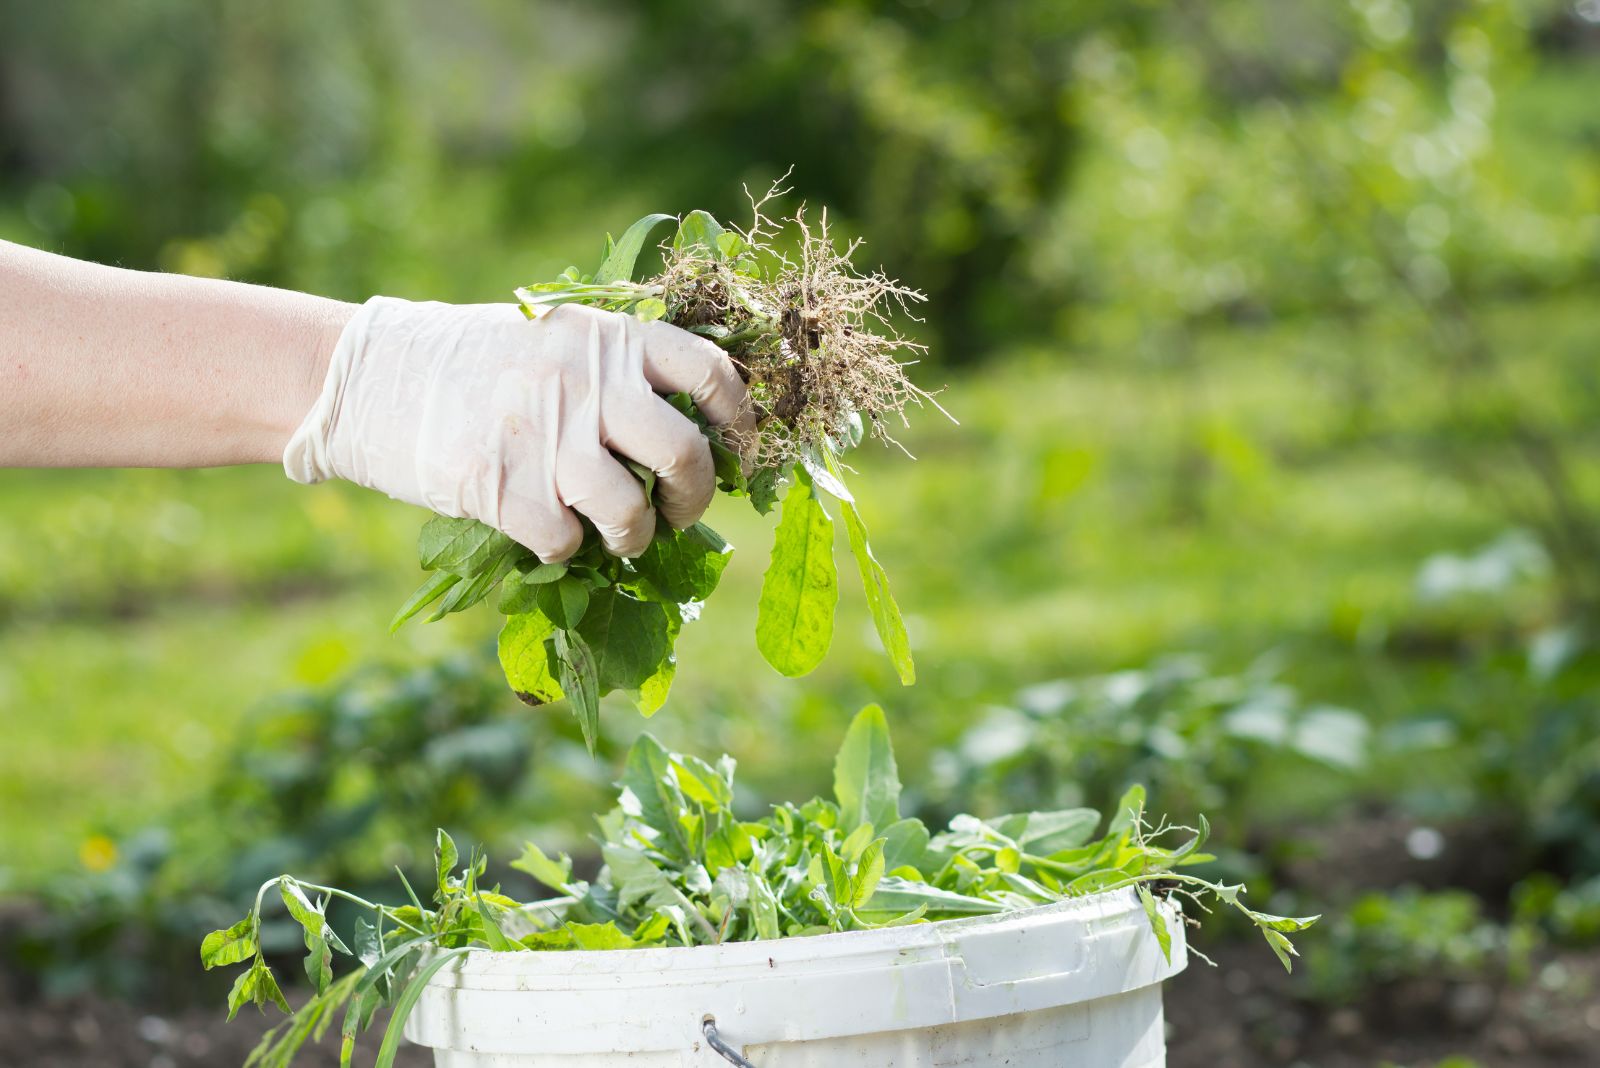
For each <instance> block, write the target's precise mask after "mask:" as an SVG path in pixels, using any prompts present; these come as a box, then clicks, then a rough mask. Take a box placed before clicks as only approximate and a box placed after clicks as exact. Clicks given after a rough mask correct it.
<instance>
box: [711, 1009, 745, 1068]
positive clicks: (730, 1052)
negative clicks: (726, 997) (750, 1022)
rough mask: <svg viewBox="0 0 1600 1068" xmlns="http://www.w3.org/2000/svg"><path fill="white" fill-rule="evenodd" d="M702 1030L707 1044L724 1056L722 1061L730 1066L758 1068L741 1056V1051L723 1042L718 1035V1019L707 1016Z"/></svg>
mask: <svg viewBox="0 0 1600 1068" xmlns="http://www.w3.org/2000/svg"><path fill="white" fill-rule="evenodd" d="M700 1030H701V1032H702V1033H704V1034H705V1036H706V1044H707V1045H708V1046H710V1047H711V1048H712V1049H714V1050H716V1051H717V1052H718V1053H719V1054H721V1055H722V1059H723V1060H725V1061H727V1062H728V1063H729V1064H736V1065H738V1066H739V1068H756V1066H755V1065H753V1064H751V1063H750V1062H749V1061H747V1060H745V1059H744V1058H743V1057H741V1056H739V1051H738V1050H736V1049H734V1048H733V1047H732V1046H730V1045H728V1044H727V1043H726V1042H724V1041H723V1040H722V1036H721V1035H719V1034H717V1018H716V1017H715V1016H710V1015H707V1016H706V1018H705V1019H703V1020H701V1021H700Z"/></svg>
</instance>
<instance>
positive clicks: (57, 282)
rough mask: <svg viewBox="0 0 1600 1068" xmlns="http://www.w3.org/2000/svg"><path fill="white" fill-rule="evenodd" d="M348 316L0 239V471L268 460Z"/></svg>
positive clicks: (318, 384) (298, 297) (344, 311)
mask: <svg viewBox="0 0 1600 1068" xmlns="http://www.w3.org/2000/svg"><path fill="white" fill-rule="evenodd" d="M354 310H355V309H354V308H353V307H352V306H351V305H348V304H343V303H340V302H338V301H333V300H327V299H325V298H322V297H313V296H308V295H306V294H302V293H291V292H287V291H285V290H278V289H268V288H265V287H262V286H250V285H244V284H242V283H238V282H224V281H217V280H213V279H202V278H187V277H184V276H181V275H165V274H149V273H144V272H140V271H126V270H121V269H119V268H115V267H104V266H100V265H98V264H90V263H82V262H79V261H77V260H71V259H67V258H65V257H62V256H54V255H51V254H49V253H46V252H39V251H37V250H34V249H30V248H24V247H22V246H20V245H13V244H8V243H6V242H3V241H0V466H7V467H69V466H82V467H100V466H103V467H111V466H115V467H207V466H214V465H219V464H235V463H258V462H275V461H277V460H278V459H279V457H280V456H281V454H282V452H283V447H284V443H285V442H286V441H287V440H288V438H289V436H290V434H291V433H293V431H294V428H295V427H296V426H297V425H298V424H299V422H300V420H301V418H302V417H303V416H304V415H305V413H306V412H307V410H309V409H310V407H311V405H312V402H313V401H314V400H315V399H316V396H317V393H318V391H319V390H320V389H321V388H322V383H323V378H324V375H325V373H326V371H327V366H328V356H329V354H330V353H331V352H332V351H333V346H334V342H335V341H336V340H337V339H338V336H339V331H340V330H341V329H342V328H343V326H344V324H345V323H346V322H347V321H348V320H349V318H350V316H351V315H352V314H353V313H354Z"/></svg>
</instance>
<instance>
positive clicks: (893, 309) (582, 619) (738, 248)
mask: <svg viewBox="0 0 1600 1068" xmlns="http://www.w3.org/2000/svg"><path fill="white" fill-rule="evenodd" d="M780 193H781V190H779V189H778V187H776V186H774V187H773V189H771V190H769V192H768V194H767V196H766V197H763V198H761V199H753V200H752V203H753V221H752V222H751V224H750V225H749V226H748V227H747V228H742V229H741V228H731V227H724V226H723V225H722V224H720V223H719V222H717V220H716V219H714V218H712V217H711V216H710V215H708V214H707V213H705V212H703V211H694V212H690V213H689V214H688V215H686V216H684V217H683V218H682V220H679V219H677V218H675V217H673V216H670V215H648V216H646V217H644V218H643V219H640V220H639V221H638V222H636V223H634V224H633V225H632V226H631V227H629V228H628V230H627V231H626V232H624V233H623V235H622V237H621V238H620V239H618V240H616V241H612V240H611V239H610V238H609V237H608V238H607V239H606V247H605V254H604V257H603V259H602V261H601V264H600V267H599V269H598V270H596V271H595V272H594V273H593V274H592V275H590V274H583V273H581V272H579V270H578V269H577V268H576V267H573V268H568V270H567V271H566V272H565V273H564V274H563V275H562V276H561V277H560V278H559V279H557V280H556V281H553V282H544V283H539V284H536V285H531V286H527V287H524V288H522V289H518V290H517V297H518V299H519V300H521V301H522V306H523V310H524V312H525V313H526V314H527V315H528V317H529V319H531V320H534V324H533V327H531V328H536V327H537V320H538V319H539V318H540V317H542V316H543V315H544V314H545V313H547V312H548V311H549V310H550V309H551V308H553V307H556V306H558V305H561V304H572V303H577V304H585V305H589V306H592V307H598V308H603V309H606V310H609V311H614V312H620V313H625V314H631V315H634V316H637V317H638V318H640V319H644V320H653V319H664V320H666V321H668V322H671V323H673V324H674V325H677V326H680V327H682V328H684V329H686V330H690V331H692V332H694V333H696V334H699V335H701V336H703V337H706V338H709V339H710V340H712V341H713V342H715V343H716V344H717V345H719V346H720V347H721V348H722V349H723V350H724V351H725V352H727V353H728V355H729V357H730V359H731V360H732V361H733V363H734V365H735V366H736V367H737V368H738V370H739V373H740V375H741V376H742V377H743V378H744V380H745V382H746V384H747V385H748V387H749V391H750V396H751V403H752V404H753V405H754V406H755V414H756V415H757V428H756V430H755V432H754V434H753V436H746V437H743V438H741V437H740V436H739V435H736V434H735V433H733V432H723V431H719V430H717V429H715V428H711V427H708V426H706V425H705V422H704V420H703V419H702V418H701V416H700V414H699V412H698V411H697V410H696V409H695V407H694V404H693V402H692V400H691V399H690V398H689V397H688V396H687V395H685V394H677V395H674V396H673V397H671V398H670V400H671V401H672V403H673V404H674V405H676V406H677V407H678V408H679V410H680V411H682V412H683V413H684V414H685V415H687V416H689V417H690V418H692V419H694V420H695V421H696V422H697V423H699V424H700V425H701V427H702V429H703V430H704V432H705V434H706V437H707V439H708V440H709V442H710V444H711V449H712V454H713V457H714V458H715V461H716V474H717V480H718V487H719V488H720V489H721V490H722V491H723V492H725V493H727V494H730V495H732V496H735V497H743V498H745V499H747V500H749V501H750V503H751V504H752V505H753V506H754V507H755V508H756V510H757V511H758V512H760V513H762V514H766V513H767V512H769V511H771V509H772V507H773V505H774V504H775V503H776V502H777V501H778V499H779V496H780V494H781V496H782V500H783V506H782V514H781V517H780V519H779V523H778V528H777V533H776V537H775V540H774V543H773V548H772V557H771V563H770V564H769V566H768V568H767V571H766V574H765V576H764V578H763V581H762V587H761V599H760V604H759V610H758V615H757V621H756V645H757V647H758V648H759V649H760V650H761V653H762V655H763V656H764V657H765V658H766V660H767V661H768V663H770V664H771V665H772V666H773V667H774V668H776V669H777V670H778V671H780V672H781V673H783V674H784V675H788V676H799V675H804V674H806V673H807V672H809V671H811V670H812V669H813V668H814V667H816V665H817V664H818V663H819V662H820V661H821V660H822V658H823V656H824V655H825V654H826V653H827V651H828V647H829V645H830V644H831V643H832V638H833V627H834V620H833V617H834V609H835V607H836V605H837V602H838V596H839V589H838V574H837V570H836V567H835V564H834V559H833V540H834V527H833V518H832V516H831V515H830V514H829V513H828V510H827V508H826V507H825V505H824V503H823V496H827V497H831V498H832V499H833V500H834V501H835V502H836V504H837V506H838V508H839V510H840V512H841V513H842V514H843V517H844V524H845V531H846V535H847V538H848V541H849V543H850V549H851V552H852V553H853V554H854V556H855V559H856V564H857V567H858V569H859V571H860V574H861V581H862V586H863V588H864V590H865V593H866V601H867V606H868V609H869V611H870V612H871V615H872V620H873V624H874V626H875V627H876V629H877V632H878V636H879V638H880V639H881V641H882V643H883V647H884V649H885V651H886V652H887V654H888V656H889V659H890V660H891V662H892V663H893V665H894V668H895V671H896V673H897V674H898V676H899V678H900V680H901V682H902V683H904V684H906V685H910V684H911V683H912V682H913V681H914V680H915V677H916V669H915V666H914V663H913V660H912V655H911V644H910V639H909V637H908V636H907V633H906V627H905V622H904V620H903V619H902V617H901V614H900V609H899V607H898V605H897V604H896V603H895V600H894V597H893V595H892V594H891V592H890V590H889V578H888V575H887V574H886V573H885V571H884V569H883V567H882V566H881V565H880V564H879V563H878V561H877V559H876V558H875V557H874V556H873V553H872V548H871V545H870V543H869V541H868V537H867V528H866V524H865V523H864V522H863V520H862V518H861V513H860V511H859V510H858V509H857V507H856V502H855V499H854V497H853V496H852V494H851V492H850V490H849V489H848V488H847V487H846V485H845V480H844V474H843V464H842V462H841V460H840V456H841V455H842V454H843V453H844V452H846V451H848V450H849V449H852V448H854V447H856V446H857V445H859V444H860V443H861V442H862V440H863V439H864V438H867V437H873V438H877V439H880V440H881V441H884V442H889V443H894V438H893V428H894V427H895V426H896V425H900V424H904V423H905V420H906V413H907V409H908V408H909V407H912V406H915V405H920V404H923V403H929V404H933V405H934V406H935V407H937V402H936V401H934V400H933V398H932V397H931V396H930V395H929V394H928V393H927V392H925V391H924V390H922V389H920V388H919V387H917V386H916V385H915V384H913V383H912V382H911V380H910V378H909V377H907V375H906V370H905V368H906V364H907V362H908V357H912V356H915V355H916V354H917V353H918V352H920V351H921V346H919V345H917V344H915V343H914V342H912V341H910V340H908V339H907V338H906V337H904V336H903V335H902V334H901V333H900V331H899V330H898V329H897V328H896V326H895V325H894V324H895V320H896V318H897V316H899V315H900V314H903V313H906V312H907V311H908V309H909V307H910V306H911V305H912V304H914V303H915V302H917V301H919V300H921V299H922V298H921V294H919V293H917V292H916V291H915V290H912V289H909V288H907V287H905V286H902V285H900V284H899V283H898V282H895V281H893V280H891V279H889V278H888V277H887V276H885V275H884V274H882V273H881V272H876V271H874V272H871V273H862V272H859V271H857V270H856V269H855V268H854V267H853V266H852V259H853V257H854V256H855V254H856V252H857V250H858V247H859V242H852V243H849V244H848V245H847V246H846V247H844V248H843V249H840V248H839V247H837V246H836V245H835V243H834V240H833V238H832V236H831V234H830V233H829V231H828V226H827V217H826V214H824V215H823V216H822V218H821V221H820V222H819V223H818V224H816V225H813V224H812V223H810V222H809V221H808V220H807V218H806V215H805V212H804V209H802V210H801V211H799V212H797V213H796V214H795V215H794V216H793V217H792V218H791V219H789V220H787V221H786V222H784V223H782V224H780V223H778V222H775V221H774V220H772V219H771V218H769V217H768V216H767V215H766V214H765V208H766V205H767V204H768V203H769V202H770V200H771V198H772V197H774V196H776V195H779V194H780ZM666 226H672V227H673V232H672V236H671V238H670V240H668V241H666V242H665V243H663V244H662V246H661V252H662V258H663V264H662V268H661V271H660V273H658V274H656V275H655V276H654V277H652V278H649V279H645V280H635V279H634V274H635V272H636V268H637V266H638V263H639V258H640V254H641V253H642V252H643V251H644V250H645V248H646V245H647V243H648V241H649V240H650V238H651V236H652V235H653V234H655V233H656V232H657V231H658V229H660V228H663V227H666ZM785 241H790V242H792V244H793V246H794V248H795V251H793V252H785V251H783V242H785ZM941 410H942V409H941ZM634 470H635V473H636V474H638V475H639V477H640V480H641V491H642V492H644V493H645V494H646V495H649V494H651V493H652V492H653V489H654V477H653V475H652V474H651V473H650V472H649V471H647V470H644V469H642V468H638V467H635V468H634ZM819 491H820V492H819ZM585 533H586V537H585V539H584V542H583V545H582V547H581V548H580V550H579V551H578V553H577V554H576V555H575V556H574V557H573V558H571V559H570V560H567V561H565V562H562V563H552V562H542V561H540V560H539V559H538V557H536V556H535V555H534V554H533V553H531V552H529V551H528V550H527V549H525V548H523V547H522V546H520V545H518V544H516V543H515V542H513V541H512V540H511V539H509V538H507V537H506V536H505V535H503V534H501V533H500V532H498V531H496V530H494V529H492V528H490V527H488V526H485V525H484V524H482V523H479V522H477V521H475V520H471V519H452V518H447V517H437V518H435V519H433V520H431V521H430V522H429V523H428V524H427V526H426V527H425V528H424V529H423V531H422V536H421V539H420V541H419V546H418V548H419V555H420V557H421V563H422V566H423V568H424V569H426V570H429V571H432V572H433V574H432V576H430V577H429V578H428V580H427V581H426V582H425V583H424V584H423V585H422V586H421V588H419V589H418V590H417V592H416V593H415V594H414V595H413V596H412V597H411V599H410V600H409V601H408V602H407V603H406V604H405V605H404V606H403V607H402V608H401V610H400V612H399V613H398V614H397V615H396V617H395V621H394V625H395V626H396V627H398V626H399V625H400V624H402V623H404V622H405V621H406V620H407V619H409V618H411V617H412V616H414V615H416V614H418V613H419V612H422V611H423V610H424V609H429V608H431V609H432V614H431V617H430V618H431V619H440V618H442V617H443V616H445V615H447V614H449V613H451V612H459V611H461V610H463V609H466V608H469V607H471V606H473V605H475V604H477V603H479V602H480V601H483V600H484V599H486V598H487V597H488V596H489V595H490V594H491V593H492V592H494V591H495V590H496V589H498V590H499V597H498V601H497V607H498V608H499V610H500V612H501V613H502V614H504V615H505V616H506V621H505V624H504V626H503V628H502V630H501V633H500V642H499V647H500V663H501V666H502V668H503V669H504V671H505V675H506V679H507V681H508V682H509V683H510V685H511V688H512V689H513V690H514V691H515V692H516V693H517V695H518V696H520V697H521V698H522V699H523V700H525V701H527V702H529V703H531V704H544V703H546V702H550V701H555V700H559V699H561V698H565V699H566V700H567V701H568V703H569V704H570V706H571V707H572V710H573V712H574V713H575V714H576V716H577V718H578V722H579V723H580V724H581V726H582V728H583V733H584V738H585V740H586V741H587V742H588V743H589V746H590V749H591V751H592V750H593V748H594V743H595V738H596V734H597V729H598V719H599V699H600V698H601V697H602V696H604V695H605V694H607V693H610V692H612V691H622V692H625V693H627V694H628V695H629V697H631V699H632V700H633V702H634V704H635V705H636V706H637V707H638V709H639V710H640V711H641V712H643V713H644V714H645V715H650V714H652V713H654V712H655V711H656V710H657V709H659V708H660V707H661V705H662V703H663V702H664V701H665V700H666V697H667V692H668V690H669V688H670V687H671V685H672V678H673V675H674V673H675V672H676V670H677V661H676V658H675V656H674V653H673V649H674V646H675V645H676V642H677V638H678V634H679V632H680V631H681V629H682V627H683V625H684V624H685V623H688V622H690V621H692V620H693V619H695V618H696V617H697V616H698V614H699V611H700V606H701V604H702V603H703V602H704V601H705V600H706V598H707V597H709V596H710V595H711V593H712V592H713V591H714V590H715V589H716V587H717V583H718V581H719V580H720V578H721V576H722V571H723V569H724V568H725V567H726V566H727V559H728V553H729V552H730V551H731V550H730V548H729V546H728V544H727V543H726V542H725V541H724V540H723V539H722V538H721V537H720V536H718V535H717V533H716V532H715V531H713V530H712V529H711V528H710V527H708V526H706V525H705V524H704V523H699V524H696V525H695V526H693V527H691V528H689V529H688V530H683V531H678V530H673V529H671V528H669V527H667V526H666V525H665V524H662V525H660V526H659V527H658V529H657V531H656V535H655V538H654V540H653V541H652V542H651V544H650V546H649V548H648V549H647V550H646V551H645V552H644V553H643V554H641V555H640V556H639V557H637V558H635V559H632V560H619V559H617V558H615V557H612V556H610V555H608V554H607V553H605V552H604V550H603V549H602V548H601V545H600V542H599V539H598V537H597V536H596V534H595V532H594V531H593V530H592V529H590V528H588V527H587V526H586V531H585Z"/></svg>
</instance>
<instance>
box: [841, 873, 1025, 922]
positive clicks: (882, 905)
mask: <svg viewBox="0 0 1600 1068" xmlns="http://www.w3.org/2000/svg"><path fill="white" fill-rule="evenodd" d="M919 906H925V907H926V908H927V910H928V914H929V915H931V916H940V917H946V916H988V915H992V914H993V913H996V912H1004V911H1005V906H1004V905H1002V904H1000V903H999V902H998V901H985V900H984V899H983V898H981V897H973V896H971V895H969V894H958V893H955V892H954V891H951V890H941V889H939V888H938V887H935V886H929V885H928V884H927V883H918V882H912V881H910V880H907V879H902V878H899V877H897V876H893V875H885V876H884V877H883V879H882V880H881V881H879V883H878V888H877V890H875V891H874V892H873V894H872V897H871V898H869V899H868V901H867V903H866V904H865V905H864V906H862V908H861V911H862V912H866V913H884V914H888V915H893V916H900V915H903V914H905V913H907V912H910V911H912V910H913V909H916V908H917V907H919Z"/></svg>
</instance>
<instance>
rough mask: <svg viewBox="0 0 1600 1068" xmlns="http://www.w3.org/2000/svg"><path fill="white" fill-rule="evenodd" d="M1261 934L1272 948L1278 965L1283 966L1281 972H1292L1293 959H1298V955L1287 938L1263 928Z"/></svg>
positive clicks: (1268, 928)
mask: <svg viewBox="0 0 1600 1068" xmlns="http://www.w3.org/2000/svg"><path fill="white" fill-rule="evenodd" d="M1261 934H1262V936H1263V937H1265V938H1266V940H1267V945H1269V946H1271V947H1272V952H1273V953H1275V954H1276V955H1277V957H1278V961H1279V963H1281V964H1282V965H1283V970H1284V971H1286V972H1293V971H1294V960H1293V958H1294V957H1298V956H1299V955H1300V954H1299V953H1298V952H1297V951H1296V950H1295V948H1294V943H1293V942H1291V941H1289V937H1288V936H1287V935H1285V934H1282V933H1280V932H1278V931H1274V930H1272V929H1271V928H1270V927H1263V928H1262V929H1261Z"/></svg>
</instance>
